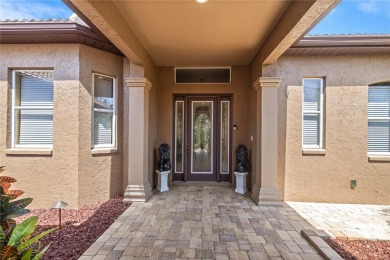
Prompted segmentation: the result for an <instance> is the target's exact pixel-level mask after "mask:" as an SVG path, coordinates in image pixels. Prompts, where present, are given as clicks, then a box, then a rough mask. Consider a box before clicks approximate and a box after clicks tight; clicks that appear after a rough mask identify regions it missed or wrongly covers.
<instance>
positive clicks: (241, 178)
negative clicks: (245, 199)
mask: <svg viewBox="0 0 390 260" xmlns="http://www.w3.org/2000/svg"><path fill="white" fill-rule="evenodd" d="M234 175H236V190H235V192H237V193H240V194H245V193H247V192H248V189H247V187H246V176H247V175H248V172H234Z"/></svg>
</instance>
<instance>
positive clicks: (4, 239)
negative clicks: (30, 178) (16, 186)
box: [0, 166, 56, 260]
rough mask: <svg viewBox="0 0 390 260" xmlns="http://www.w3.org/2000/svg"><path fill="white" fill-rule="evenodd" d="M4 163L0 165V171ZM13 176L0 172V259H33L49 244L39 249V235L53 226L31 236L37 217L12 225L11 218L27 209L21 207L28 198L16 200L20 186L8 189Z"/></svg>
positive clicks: (13, 221)
mask: <svg viewBox="0 0 390 260" xmlns="http://www.w3.org/2000/svg"><path fill="white" fill-rule="evenodd" d="M3 171H4V166H1V167H0V173H1V172H3ZM14 182H16V180H15V179H14V178H12V177H9V176H0V260H19V259H21V260H30V259H33V260H37V259H39V258H41V257H42V256H43V254H44V253H45V252H46V250H47V249H48V248H49V246H50V245H48V246H46V247H45V248H44V249H42V250H40V243H39V239H40V238H42V237H44V236H46V235H47V234H49V233H51V232H53V231H54V230H55V229H56V228H52V229H49V230H46V231H44V232H42V233H40V234H38V235H36V236H34V237H32V234H33V233H34V231H35V229H36V224H37V222H38V217H36V216H33V217H30V218H28V219H26V220H24V221H23V222H22V223H20V224H18V225H16V221H15V220H14V219H13V218H15V217H19V216H22V215H25V214H27V213H29V212H30V210H28V209H26V208H25V207H26V206H28V205H29V204H30V203H31V202H32V199H31V198H26V199H20V200H16V201H15V199H16V198H18V197H19V196H20V195H22V194H23V191H21V190H10V189H9V188H10V187H11V183H14Z"/></svg>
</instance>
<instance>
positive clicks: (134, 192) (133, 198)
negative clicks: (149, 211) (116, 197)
mask: <svg viewBox="0 0 390 260" xmlns="http://www.w3.org/2000/svg"><path fill="white" fill-rule="evenodd" d="M152 195H153V193H152V187H150V184H149V182H147V183H145V184H144V185H127V188H126V191H125V194H124V199H123V201H124V202H146V201H148V200H149V199H150V197H152Z"/></svg>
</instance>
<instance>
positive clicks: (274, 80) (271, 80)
mask: <svg viewBox="0 0 390 260" xmlns="http://www.w3.org/2000/svg"><path fill="white" fill-rule="evenodd" d="M281 81H282V80H281V78H279V77H260V78H259V79H258V80H256V81H255V83H254V84H253V87H254V88H255V89H256V90H258V89H260V87H262V88H263V87H275V88H277V87H279V85H280V82H281Z"/></svg>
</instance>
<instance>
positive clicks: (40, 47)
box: [0, 44, 122, 208]
mask: <svg viewBox="0 0 390 260" xmlns="http://www.w3.org/2000/svg"><path fill="white" fill-rule="evenodd" d="M0 54H1V59H0V63H1V64H0V65H1V66H0V67H1V71H0V99H1V103H2V104H3V105H2V106H1V107H0V111H1V112H0V152H1V153H0V165H5V166H6V169H7V170H6V172H5V174H9V175H10V176H13V177H15V178H16V179H17V180H18V182H17V183H16V184H14V185H13V187H14V188H19V189H22V190H23V191H25V195H23V196H24V197H32V198H33V199H34V201H33V203H32V204H31V206H30V208H37V207H39V208H48V207H50V206H52V205H53V204H54V203H55V202H56V201H58V200H63V201H65V202H67V203H68V204H69V207H70V208H77V207H79V206H82V205H83V204H84V203H89V202H96V201H98V200H104V199H108V198H109V196H112V195H114V194H116V193H119V194H120V193H121V192H122V189H121V177H120V179H117V178H116V177H114V176H116V174H118V173H119V174H120V176H121V160H120V158H121V155H120V153H121V147H119V151H118V153H117V154H115V155H102V156H96V157H92V155H91V154H90V153H91V151H90V149H91V139H90V133H91V129H90V125H89V124H90V121H91V111H92V110H91V104H92V99H91V96H90V94H91V93H90V88H91V85H90V82H91V80H92V74H91V73H90V72H91V69H93V70H95V69H96V70H97V71H99V72H101V73H105V72H106V71H107V73H108V74H110V75H118V76H119V75H120V74H121V66H122V59H121V57H118V56H116V55H113V54H108V53H105V52H102V51H98V50H94V49H92V48H89V47H85V46H82V45H78V44H52V45H49V44H36V45H1V46H0ZM81 57H82V58H83V59H84V61H82V62H81V61H80V58H81ZM39 68H41V69H42V68H46V69H54V112H53V113H54V116H53V127H54V130H53V131H54V132H53V135H54V143H53V152H52V155H51V156H50V155H39V156H38V155H31V154H24V155H9V154H6V149H9V148H11V104H12V100H11V84H12V76H11V71H12V70H13V69H39ZM88 71H89V72H88ZM88 74H89V75H88ZM118 158H119V159H118ZM118 186H119V187H120V188H117V187H118Z"/></svg>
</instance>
